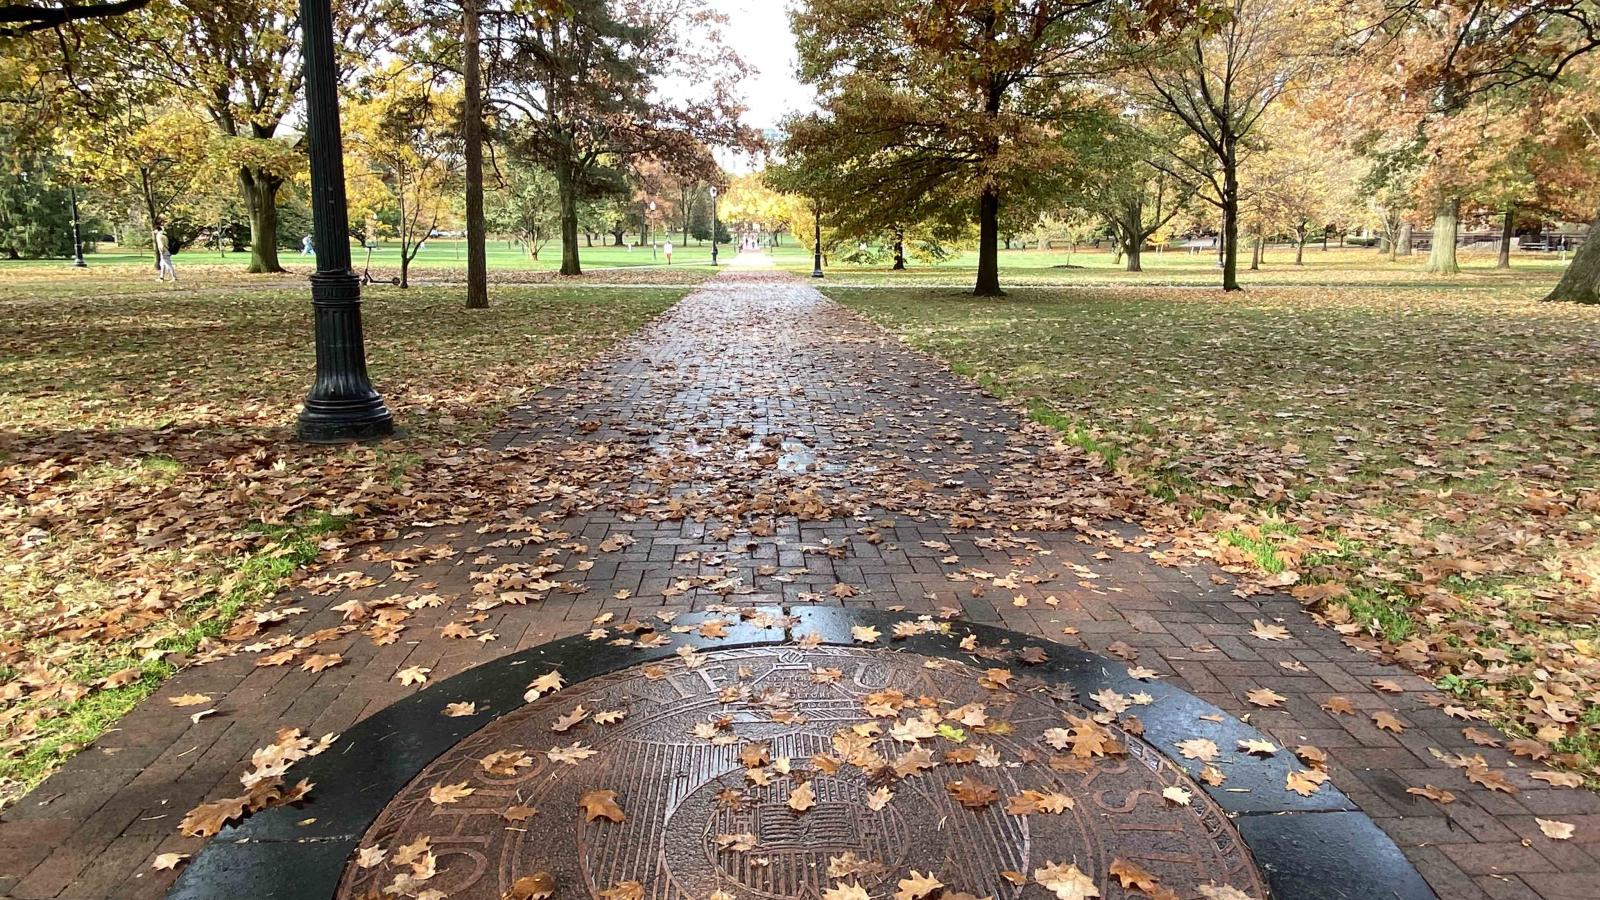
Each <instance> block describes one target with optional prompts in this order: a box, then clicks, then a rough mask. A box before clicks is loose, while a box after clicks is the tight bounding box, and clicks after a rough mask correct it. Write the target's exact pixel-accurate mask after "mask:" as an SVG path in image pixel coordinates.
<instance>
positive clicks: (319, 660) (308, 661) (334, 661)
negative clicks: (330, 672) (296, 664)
mask: <svg viewBox="0 0 1600 900" xmlns="http://www.w3.org/2000/svg"><path fill="white" fill-rule="evenodd" d="M342 662H344V657H343V656H340V655H339V654H337V653H313V654H311V655H310V656H308V657H306V658H305V661H304V662H302V663H300V670H301V671H303V672H321V671H323V670H324V669H331V668H333V667H334V666H337V665H338V664H340V663H342Z"/></svg>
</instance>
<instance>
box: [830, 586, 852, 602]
mask: <svg viewBox="0 0 1600 900" xmlns="http://www.w3.org/2000/svg"><path fill="white" fill-rule="evenodd" d="M855 595H856V589H855V588H853V587H851V586H850V585H848V584H845V583H844V582H842V581H841V582H839V583H838V584H836V585H834V586H833V587H832V588H829V589H828V596H830V597H835V598H838V599H840V600H848V599H850V598H851V597H854V596H855Z"/></svg>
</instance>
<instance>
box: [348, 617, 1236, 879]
mask: <svg viewBox="0 0 1600 900" xmlns="http://www.w3.org/2000/svg"><path fill="white" fill-rule="evenodd" d="M1069 715H1070V716H1077V717H1080V718H1088V717H1089V716H1090V713H1089V711H1088V710H1086V709H1084V708H1082V707H1079V706H1077V705H1076V704H1073V703H1070V702H1067V701H1065V700H1063V699H1060V698H1059V697H1056V696H1053V695H1052V694H1051V693H1050V692H1049V691H1048V690H1046V689H1045V687H1044V686H1043V685H1042V684H1038V683H1035V682H1032V681H1030V680H1029V679H1027V678H1026V676H1025V674H1024V673H1018V674H1017V675H1016V676H1015V677H1013V678H1011V679H1009V680H1008V681H1007V682H1004V683H996V682H995V681H994V680H992V679H989V678H987V676H986V673H985V671H984V670H981V669H977V668H973V667H970V666H966V665H963V664H960V663H955V662H950V661H945V660H931V659H929V658H927V657H921V656H917V655H914V654H909V653H896V652H891V651H885V650H874V649H865V648H863V649H856V648H836V647H824V648H817V649H800V648H795V647H784V648H770V647H768V648H758V649H745V650H728V651H718V652H714V653H705V654H699V655H698V656H697V657H692V658H691V659H689V660H686V661H674V662H672V663H670V664H662V665H658V666H641V667H636V668H633V669H626V670H622V671H619V672H616V673H614V674H612V675H608V676H604V677H600V678H595V679H591V680H589V681H585V682H581V683H578V684H575V685H571V686H569V687H567V688H565V689H563V690H560V691H558V692H555V693H553V694H550V695H547V696H545V697H543V698H541V699H539V700H538V701H536V702H534V703H531V704H528V705H527V706H524V707H522V708H521V709H518V710H517V711H515V712H513V713H510V714H508V715H506V716H503V717H501V718H499V719H497V720H496V721H494V722H492V723H490V724H489V725H487V726H485V727H484V728H483V729H481V730H480V731H478V732H477V733H476V734H474V735H472V736H471V737H469V738H467V739H466V740H464V741H462V742H461V743H460V744H458V745H456V746H455V747H454V748H452V749H451V750H450V751H449V752H448V753H446V754H444V755H443V756H441V757H440V758H439V759H437V760H435V761H434V762H433V763H432V764H430V765H429V766H428V767H427V768H426V769H424V770H423V771H422V773H421V774H420V775H418V776H417V778H416V779H414V780H413V781H412V782H411V784H409V785H408V786H407V787H406V788H405V789H404V790H403V791H402V792H401V793H400V794H399V795H398V796H396V797H395V798H394V799H393V800H392V801H391V803H390V804H389V805H388V807H387V808H386V809H385V810H384V811H383V813H382V814H381V815H380V816H379V818H378V820H377V821H376V822H375V823H374V824H373V826H372V828H371V829H370V830H369V831H368V833H367V835H366V836H365V838H364V840H363V841H362V846H363V847H366V848H381V849H382V850H384V851H385V856H384V861H383V862H381V863H378V864H376V865H369V866H366V867H363V866H361V865H360V860H359V859H357V860H353V861H352V862H351V864H350V866H349V867H348V868H347V870H346V872H345V877H344V880H343V883H342V885H341V890H340V896H341V897H346V898H359V897H364V896H369V895H380V894H381V893H382V892H383V891H384V890H385V889H386V888H390V887H393V886H395V885H396V884H397V883H398V884H399V885H400V886H402V887H405V888H408V889H410V890H412V892H413V893H420V892H422V891H424V890H436V891H440V892H442V893H443V895H445V896H448V897H451V898H480V897H481V898H500V897H502V896H503V895H505V894H506V893H507V892H508V891H509V890H510V888H511V886H512V885H513V884H514V883H515V882H516V881H517V879H518V878H522V877H524V876H527V875H531V874H534V873H537V872H548V873H550V874H551V875H552V876H554V879H555V882H556V884H557V885H558V890H557V893H556V896H558V897H596V898H599V897H601V896H602V893H603V892H608V891H615V890H616V889H618V888H619V886H623V887H624V888H631V887H632V884H636V885H637V886H638V889H639V890H641V891H642V896H644V897H649V898H653V900H679V898H682V900H705V898H708V897H711V896H712V895H714V894H716V895H718V896H719V897H723V896H731V897H734V898H738V900H790V898H810V900H818V898H820V897H821V896H822V893H823V892H824V891H825V890H827V889H828V888H830V887H833V886H836V885H838V884H840V883H850V884H856V885H859V886H860V887H861V888H862V889H863V890H865V891H866V892H867V893H868V895H869V896H871V897H873V898H874V900H881V898H888V897H890V896H891V895H892V894H893V893H894V891H895V889H896V885H897V882H898V880H899V879H901V878H904V877H906V876H907V874H908V873H909V872H910V871H912V870H915V871H918V872H922V873H928V874H931V875H933V876H934V877H937V878H938V879H939V880H940V881H942V882H943V883H944V884H945V885H946V888H947V890H949V891H961V892H966V893H970V894H972V895H974V896H977V897H989V896H992V897H996V898H1000V897H1018V896H1020V895H1021V890H1022V888H1021V886H1020V884H1021V883H1023V882H1025V881H1026V880H1027V879H1028V878H1029V877H1030V876H1032V873H1034V872H1035V871H1036V870H1038V869H1040V868H1043V867H1046V866H1049V865H1050V864H1052V863H1054V864H1061V865H1067V864H1071V865H1075V866H1077V868H1078V869H1079V870H1081V871H1082V872H1084V873H1085V874H1086V875H1087V876H1088V877H1090V878H1092V879H1093V880H1094V881H1095V883H1096V884H1100V885H1102V886H1104V885H1108V884H1110V883H1111V881H1112V875H1111V874H1110V869H1111V865H1112V863H1113V861H1115V860H1122V861H1124V862H1126V863H1131V864H1133V865H1135V866H1137V867H1138V868H1140V869H1142V870H1143V871H1145V872H1147V873H1149V874H1150V875H1151V876H1152V877H1154V878H1156V879H1157V880H1158V881H1159V883H1160V884H1162V885H1164V886H1167V887H1170V888H1172V889H1174V890H1176V891H1178V892H1179V893H1180V894H1184V893H1185V892H1192V889H1193V887H1194V886H1195V885H1197V884H1203V883H1208V882H1209V883H1218V884H1229V885H1232V886H1233V887H1235V888H1237V889H1238V890H1240V891H1242V892H1244V893H1245V894H1246V895H1248V896H1253V897H1264V896H1265V894H1266V891H1265V888H1264V887H1263V885H1262V883H1261V880H1260V877H1259V875H1258V873H1257V871H1256V869H1255V866H1254V864H1253V863H1252V861H1251V859H1250V857H1249V854H1248V852H1247V851H1246V850H1245V848H1244V845H1243V843H1242V842H1241V841H1240V839H1239V836H1238V834H1237V833H1236V832H1235V831H1234V829H1233V828H1232V826H1231V825H1230V824H1229V822H1228V820H1227V818H1226V817H1225V816H1224V815H1223V814H1222V812H1221V811H1220V810H1219V809H1218V808H1217V807H1216V806H1215V805H1214V804H1213V803H1211V801H1210V800H1209V799H1207V798H1206V796H1205V794H1204V792H1203V791H1201V790H1200V789H1199V788H1198V787H1196V786H1195V785H1193V784H1192V783H1191V782H1189V781H1188V779H1187V778H1186V777H1185V776H1184V774H1183V773H1182V772H1181V771H1180V770H1179V769H1178V768H1177V767H1175V766H1174V765H1172V764H1171V763H1170V762H1168V761H1167V760H1166V759H1165V758H1164V757H1162V756H1161V754H1160V753H1158V752H1156V751H1155V750H1154V749H1153V748H1151V747H1150V746H1148V745H1146V744H1144V743H1143V742H1141V741H1140V740H1139V739H1138V738H1136V737H1134V736H1132V735H1129V734H1126V733H1124V732H1123V731H1121V730H1119V729H1117V728H1116V727H1114V726H1107V727H1106V728H1105V730H1104V734H1105V735H1106V737H1107V738H1109V740H1110V741H1112V745H1111V748H1110V752H1107V753H1103V754H1102V753H1093V754H1086V755H1084V756H1076V755H1073V754H1071V753H1063V752H1062V750H1061V749H1060V746H1059V745H1060V740H1059V738H1058V737H1054V738H1053V737H1052V736H1053V735H1059V734H1060V732H1059V731H1058V729H1061V728H1062V727H1063V726H1067V725H1068V724H1069V721H1070V720H1069V719H1068V718H1067V716H1069ZM552 751H554V755H553V756H552V755H551V754H552ZM441 786H464V787H467V788H471V793H470V794H466V795H463V796H459V798H458V799H454V800H451V801H450V802H443V803H438V802H434V797H432V796H430V794H431V793H433V791H434V789H435V788H436V787H441ZM1168 788H1179V789H1181V790H1183V791H1185V792H1186V793H1187V794H1188V795H1189V797H1190V800H1189V802H1188V803H1187V805H1177V804H1173V803H1171V802H1168V800H1167V799H1166V798H1164V797H1163V794H1162V792H1163V791H1164V790H1166V789H1168ZM596 791H611V792H614V794H615V796H614V798H613V799H614V802H615V804H616V806H617V807H618V808H619V809H620V811H621V815H622V819H621V821H613V818H615V817H614V816H613V817H607V816H603V815H601V816H591V815H590V814H589V812H588V811H587V810H586V809H585V807H584V805H583V801H584V800H585V798H586V797H590V796H592V792H596ZM1029 792H1033V793H1032V794H1030V793H1029ZM450 793H454V794H460V793H461V792H460V790H456V791H454V792H450ZM1030 797H1031V798H1033V800H1036V801H1037V800H1039V798H1041V797H1042V798H1048V799H1047V800H1046V801H1043V802H1042V807H1043V808H1039V807H1040V804H1039V803H1034V804H1033V805H1032V806H1031V807H1030V803H1029V798H1030ZM1019 798H1020V800H1019ZM1030 810H1031V811H1030ZM424 838H425V839H426V840H425V841H423V840H422V839H424ZM419 876H425V877H419ZM630 883H631V884H630ZM719 892H720V893H719ZM611 896H627V894H615V893H613V894H612V895H611Z"/></svg>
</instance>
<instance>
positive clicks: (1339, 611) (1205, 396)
mask: <svg viewBox="0 0 1600 900" xmlns="http://www.w3.org/2000/svg"><path fill="white" fill-rule="evenodd" d="M1330 256H1333V257H1335V258H1338V257H1340V256H1343V258H1344V259H1345V260H1346V261H1345V262H1344V263H1343V264H1342V266H1341V264H1339V263H1338V262H1336V261H1335V259H1329V260H1326V261H1318V264H1317V265H1315V266H1308V267H1306V269H1305V270H1304V271H1288V269H1289V268H1291V267H1286V266H1274V267H1270V268H1269V269H1268V270H1267V271H1264V272H1262V273H1259V274H1255V275H1247V277H1246V285H1247V288H1249V289H1247V290H1246V291H1244V292H1242V293H1239V294H1233V295H1224V294H1222V293H1221V292H1220V291H1215V290H1196V289H1193V288H1184V287H1160V286H1147V284H1145V283H1144V279H1146V278H1148V279H1149V280H1150V281H1153V282H1157V283H1160V282H1163V281H1166V282H1169V283H1170V282H1171V281H1180V280H1182V279H1186V278H1188V277H1189V276H1190V275H1191V274H1193V273H1192V272H1190V270H1189V269H1187V268H1185V267H1183V266H1173V267H1171V268H1170V269H1157V270H1156V271H1155V272H1152V273H1148V274H1147V276H1138V275H1126V274H1124V275H1121V276H1118V277H1112V276H1111V275H1110V274H1109V273H1101V272H1098V271H1096V270H1090V272H1091V274H1092V275H1094V276H1095V277H1089V278H1085V279H1084V281H1085V282H1087V283H1085V284H1081V285H1080V286H1078V287H1073V288H1065V289H1063V288H1041V287H1031V286H1023V287H1016V285H1017V283H1018V282H1025V281H1026V279H1025V278H1019V277H1017V276H1016V272H1015V271H1014V270H1010V271H1008V270H1002V278H1003V280H1009V281H1010V282H1011V283H1012V286H1013V289H1012V290H1011V294H1010V296H1009V297H1007V298H1004V299H999V300H987V299H985V300H978V299H974V298H972V297H971V296H967V295H964V294H962V293H961V288H962V287H966V282H965V279H964V274H965V273H963V272H962V271H960V270H954V271H952V272H951V274H950V275H947V276H946V277H945V278H944V279H943V284H944V285H945V286H943V287H931V286H929V287H916V286H907V287H889V286H886V282H887V281H888V278H887V277H886V276H887V273H869V274H871V275H872V278H871V279H870V280H869V281H870V284H869V285H868V286H856V287H849V286H842V285H840V284H839V282H843V281H846V280H848V279H847V277H846V276H845V275H844V273H843V272H838V273H831V274H830V279H831V280H830V281H828V282H825V283H824V284H823V286H824V289H825V290H826V291H827V293H828V294H829V295H830V296H832V297H833V298H835V299H836V300H839V301H840V302H842V303H844V304H846V305H848V306H850V307H852V308H854V309H856V310H858V311H860V312H861V313H864V314H865V315H867V316H869V317H871V318H872V319H874V320H876V321H878V322H880V323H882V324H883V325H885V326H887V327H889V328H890V329H891V330H893V331H896V332H898V333H899V334H901V335H902V336H904V337H905V338H906V339H907V340H908V341H909V342H910V343H911V344H913V345H914V346H916V347H919V348H922V349H924V350H927V351H929V352H931V353H934V354H936V355H938V356H940V357H942V358H944V359H946V360H948V361H949V362H950V364H951V365H952V366H954V367H955V368H956V369H957V370H959V371H961V372H964V373H967V374H969V375H971V376H973V377H974V378H976V379H978V380H979V381H980V382H982V383H984V384H985V385H987V386H988V387H990V388H991V389H992V390H993V391H994V392H996V393H997V394H1000V395H1002V396H1007V397H1010V398H1014V399H1015V400H1017V401H1018V402H1020V403H1022V404H1025V405H1026V406H1027V408H1028V410H1029V412H1030V413H1031V415H1032V416H1033V418H1035V419H1036V420H1038V421H1041V422H1043V423H1045V424H1048V425H1051V426H1054V427H1056V428H1057V429H1058V430H1060V432H1061V433H1062V435H1063V438H1064V439H1066V440H1068V441H1071V442H1075V443H1078V444H1080V445H1082V446H1084V447H1085V448H1088V449H1090V450H1092V451H1097V452H1099V453H1100V454H1101V455H1102V457H1103V458H1104V460H1105V462H1106V463H1107V464H1108V465H1112V466H1116V467H1118V468H1120V469H1121V470H1123V471H1125V472H1126V473H1127V474H1128V476H1129V477H1131V478H1134V479H1136V480H1138V481H1140V482H1142V483H1143V484H1144V485H1146V486H1147V488H1148V489H1149V490H1150V491H1151V492H1152V493H1153V494H1154V495H1156V496H1158V497H1160V498H1163V499H1164V500H1165V501H1166V502H1170V503H1176V504H1180V505H1181V507H1182V508H1183V509H1185V510H1186V511H1187V512H1188V513H1189V516H1188V517H1187V520H1188V521H1190V522H1192V523H1193V529H1192V531H1191V533H1188V534H1183V535H1178V537H1179V538H1180V540H1179V546H1184V545H1186V544H1187V545H1192V546H1194V547H1196V548H1197V549H1198V550H1199V552H1201V553H1202V554H1210V555H1214V556H1216V557H1218V558H1219V559H1220V560H1221V561H1222V562H1223V563H1224V564H1226V565H1228V566H1229V567H1231V568H1233V569H1234V570H1236V571H1240V572H1244V573H1249V574H1251V575H1252V577H1253V578H1254V579H1255V580H1256V582H1257V583H1258V584H1259V585H1261V586H1276V587H1282V588H1284V589H1288V590H1291V591H1293V592H1294V593H1295V594H1296V595H1297V596H1298V597H1300V598H1301V599H1302V600H1304V601H1305V602H1307V603H1308V604H1311V605H1312V606H1313V607H1314V608H1315V609H1317V610H1318V611H1319V612H1320V614H1321V615H1323V616H1324V617H1325V618H1326V619H1327V620H1328V621H1329V622H1330V624H1332V625H1334V626H1336V627H1338V628H1339V629H1340V631H1342V632H1343V633H1344V634H1345V635H1346V636H1347V639H1348V640H1350V641H1351V642H1352V643H1355V644H1357V645H1360V646H1369V647H1377V646H1379V645H1382V646H1383V647H1384V648H1385V649H1387V650H1388V652H1390V653H1391V654H1392V655H1393V656H1395V657H1396V658H1398V659H1399V660H1400V661H1402V662H1404V663H1406V664H1408V665H1411V666H1412V667H1414V668H1416V669H1418V670H1419V671H1422V672H1424V673H1427V674H1429V675H1431V676H1432V677H1433V679H1434V680H1435V683H1436V684H1438V685H1439V686H1440V687H1441V688H1443V689H1444V690H1445V691H1447V692H1449V693H1453V694H1455V695H1457V696H1459V697H1462V698H1466V699H1470V700H1472V701H1474V702H1476V703H1478V704H1481V705H1483V706H1485V707H1487V708H1489V709H1492V710H1493V711H1494V712H1495V713H1496V714H1497V715H1498V716H1499V718H1500V720H1501V721H1502V722H1503V723H1504V724H1506V725H1507V726H1508V727H1509V728H1510V730H1512V731H1513V732H1515V733H1517V734H1519V735H1536V736H1538V737H1539V738H1541V739H1543V740H1546V741H1548V742H1549V743H1551V744H1552V745H1553V746H1555V748H1556V749H1557V750H1558V751H1560V752H1566V753H1571V754H1573V756H1572V757H1570V758H1569V759H1568V760H1567V761H1568V762H1569V763H1573V764H1578V765H1581V766H1584V767H1593V766H1595V765H1597V764H1600V686H1597V685H1600V633H1597V621H1600V619H1597V617H1600V599H1597V597H1600V545H1597V543H1596V535H1597V529H1600V456H1597V436H1600V413H1597V410H1600V337H1597V335H1600V308H1591V307H1581V306H1572V305H1566V304H1544V303H1539V302H1537V299H1538V298H1539V297H1540V296H1542V295H1543V293H1544V292H1545V291H1547V290H1548V289H1549V286H1550V285H1551V283H1552V282H1553V280H1554V278H1555V276H1556V273H1555V272H1553V271H1550V270H1549V268H1548V267H1546V266H1542V265H1537V264H1526V265H1524V264H1523V263H1522V261H1519V263H1518V266H1519V267H1518V268H1516V269H1513V271H1511V272H1510V273H1505V272H1495V271H1494V270H1492V269H1489V270H1482V269H1479V268H1473V269H1471V270H1470V271H1469V273H1468V274H1464V275H1461V276H1458V277H1456V278H1444V279H1441V278H1428V277H1426V276H1423V275H1421V273H1420V272H1418V271H1417V264H1416V263H1410V264H1406V265H1404V266H1403V267H1402V266H1398V265H1397V266H1391V265H1389V264H1387V263H1374V262H1373V261H1372V259H1371V257H1370V256H1366V255H1365V254H1363V255H1362V256H1359V257H1355V256H1344V255H1342V254H1330ZM1163 264H1164V263H1163ZM1102 268H1106V267H1102ZM1026 271H1028V272H1031V271H1036V270H1026ZM1073 271H1074V272H1075V273H1076V272H1078V271H1079V270H1073ZM1024 274H1025V273H1024ZM835 276H839V277H837V278H835ZM919 277H925V276H919ZM1210 277H1211V278H1212V279H1214V278H1215V274H1214V270H1213V271H1212V273H1211V276H1210ZM1308 282H1321V283H1308ZM1252 283H1253V284H1254V287H1250V285H1251V284H1252ZM1591 774H1593V770H1592V768H1591Z"/></svg>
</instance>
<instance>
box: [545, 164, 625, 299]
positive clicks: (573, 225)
mask: <svg viewBox="0 0 1600 900" xmlns="http://www.w3.org/2000/svg"><path fill="white" fill-rule="evenodd" d="M555 174H556V187H557V189H558V190H557V192H558V193H559V194H560V195H561V274H563V275H582V274H583V267H582V266H580V265H578V191H577V185H576V184H574V183H573V182H574V181H575V180H576V179H575V178H574V176H573V172H572V161H571V160H567V159H561V160H558V161H557V162H556V172H555ZM618 240H621V238H620V237H619V238H618Z"/></svg>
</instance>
